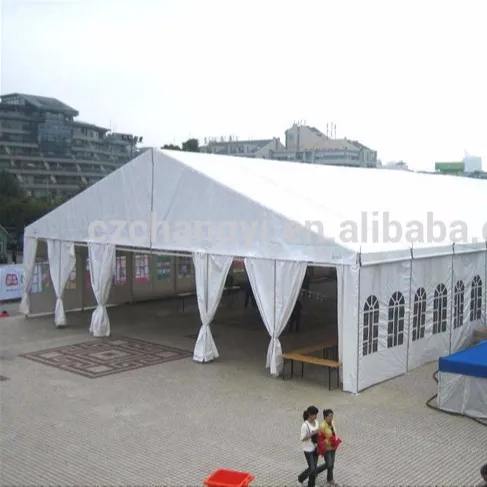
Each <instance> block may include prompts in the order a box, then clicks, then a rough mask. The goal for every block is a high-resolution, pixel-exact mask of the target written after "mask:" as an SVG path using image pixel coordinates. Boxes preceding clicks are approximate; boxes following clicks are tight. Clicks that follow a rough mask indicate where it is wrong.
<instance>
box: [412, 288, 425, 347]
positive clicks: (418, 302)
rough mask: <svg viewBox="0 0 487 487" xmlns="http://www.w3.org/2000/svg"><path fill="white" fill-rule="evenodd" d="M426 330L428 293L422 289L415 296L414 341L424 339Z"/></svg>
mask: <svg viewBox="0 0 487 487" xmlns="http://www.w3.org/2000/svg"><path fill="white" fill-rule="evenodd" d="M425 328H426V291H425V289H424V288H423V287H420V288H419V289H418V290H417V291H416V294H415V295H414V307H413V341H416V340H419V339H420V338H424V330H425Z"/></svg>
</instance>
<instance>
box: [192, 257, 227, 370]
mask: <svg viewBox="0 0 487 487" xmlns="http://www.w3.org/2000/svg"><path fill="white" fill-rule="evenodd" d="M232 261H233V257H228V256H223V255H209V254H204V253H200V252H197V253H195V254H193V262H194V268H195V278H196V296H197V300H198V309H199V310H200V316H201V323H202V326H201V328H200V332H199V334H198V339H197V340H196V345H195V347H194V354H193V359H194V360H196V361H197V362H209V361H211V360H214V359H216V358H218V349H217V348H216V345H215V341H214V340H213V335H212V334H211V329H210V324H211V322H212V321H213V318H214V317H215V313H216V310H217V308H218V304H219V303H220V300H221V297H222V294H223V289H224V287H225V280H226V278H227V274H228V271H229V269H230V266H231V265H232Z"/></svg>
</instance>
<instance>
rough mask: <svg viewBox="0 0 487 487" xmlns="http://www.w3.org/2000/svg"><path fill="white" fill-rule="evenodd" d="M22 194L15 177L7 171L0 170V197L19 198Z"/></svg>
mask: <svg viewBox="0 0 487 487" xmlns="http://www.w3.org/2000/svg"><path fill="white" fill-rule="evenodd" d="M23 194H24V192H23V191H22V188H21V187H20V184H19V181H18V180H17V178H16V177H15V176H14V175H13V174H11V173H9V172H7V171H0V199H1V198H21V197H22V196H23Z"/></svg>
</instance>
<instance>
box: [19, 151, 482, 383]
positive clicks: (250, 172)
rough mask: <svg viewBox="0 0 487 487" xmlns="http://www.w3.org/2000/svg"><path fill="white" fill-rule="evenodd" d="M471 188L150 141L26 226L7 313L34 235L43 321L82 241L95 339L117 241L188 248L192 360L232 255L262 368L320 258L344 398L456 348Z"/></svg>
mask: <svg viewBox="0 0 487 487" xmlns="http://www.w3.org/2000/svg"><path fill="white" fill-rule="evenodd" d="M486 189H487V186H486V183H485V182H484V181H481V180H475V179H469V178H459V177H449V176H436V175H426V174H417V173H410V172H402V171H386V170H375V169H358V168H341V167H331V166H319V165H309V164H300V163H288V162H279V161H270V160H260V159H259V160H258V159H246V158H235V157H227V156H217V155H211V154H195V153H187V152H179V151H161V150H158V149H151V150H149V151H146V152H144V153H143V154H142V155H140V156H139V157H137V158H136V159H134V160H133V161H131V162H130V163H128V164H126V165H125V166H123V167H122V168H120V169H119V170H117V171H115V172H114V173H112V174H110V175H109V176H107V177H106V178H104V179H103V180H102V181H100V182H98V183H97V184H95V185H94V186H92V187H90V188H88V189H87V190H85V191H84V192H83V193H81V194H79V195H78V196H76V197H74V198H73V199H72V200H70V201H68V202H67V203H65V204H64V205H62V206H61V207H59V208H57V209H56V210H54V211H52V212H51V213H49V214H48V215H46V216H44V217H43V218H41V219H40V220H38V221H36V222H35V223H33V224H32V225H30V226H29V227H27V228H26V231H25V245H24V262H25V267H26V292H25V295H24V298H23V301H22V309H23V311H24V313H26V314H28V312H29V298H28V294H29V291H30V286H31V283H32V274H33V267H34V261H35V255H36V248H37V242H38V240H46V241H47V243H48V251H49V264H50V268H51V277H52V281H53V284H54V288H55V290H56V295H57V296H58V297H59V299H58V302H57V305H56V323H57V324H59V323H60V324H62V323H64V321H65V317H64V310H63V307H62V295H63V289H64V286H65V284H66V281H67V279H68V276H69V273H70V272H71V269H72V268H73V266H74V265H75V257H74V246H75V245H76V244H87V246H88V252H89V257H90V259H89V260H90V267H91V273H90V275H91V281H92V286H93V291H94V293H95V296H96V300H97V302H98V307H97V309H96V310H95V312H94V314H93V318H92V323H91V331H92V332H93V334H94V335H95V336H105V335H107V334H108V333H109V321H108V315H107V313H106V306H105V305H106V301H107V298H108V292H109V290H110V285H111V276H112V274H113V267H114V260H115V250H116V249H117V248H124V249H137V248H143V249H150V250H153V251H154V252H189V253H191V254H192V255H193V260H194V265H195V274H196V291H197V298H198V306H199V310H200V314H201V319H202V323H203V324H202V328H201V330H200V335H199V337H198V340H197V343H196V347H195V355H194V357H195V359H196V360H199V361H202V362H205V361H208V360H211V359H213V358H215V357H217V356H218V352H217V349H216V346H215V343H214V341H213V338H212V336H211V329H210V323H211V321H212V319H213V317H214V314H215V311H216V309H217V307H218V303H219V301H220V298H221V295H222V290H223V286H224V283H225V278H226V275H227V273H228V269H229V268H230V265H231V263H232V260H233V258H234V257H239V258H244V260H245V267H246V270H247V273H248V275H249V279H250V282H251V285H252V288H253V291H254V293H255V295H256V299H257V304H258V307H259V310H260V312H261V315H262V318H263V321H264V323H265V325H266V328H267V330H268V332H269V335H270V337H271V341H270V344H269V351H268V356H267V366H268V367H270V369H271V373H273V374H277V373H279V371H280V367H281V364H282V361H281V357H280V356H281V346H280V342H279V335H280V333H281V332H282V330H283V329H284V327H285V325H286V323H287V321H288V319H289V316H290V313H291V310H292V309H293V306H294V303H295V301H296V299H297V295H298V293H299V290H300V288H301V284H302V280H303V276H304V273H305V270H306V267H307V265H318V266H333V267H336V269H337V277H338V334H339V357H340V360H341V361H342V362H343V368H342V371H341V373H342V381H343V388H344V390H346V391H349V392H358V391H360V390H362V389H364V388H366V387H368V386H370V385H373V384H375V383H378V382H380V381H382V380H386V379H388V378H391V377H394V376H397V375H400V374H403V373H406V372H407V371H409V370H411V369H412V368H414V367H417V366H418V365H421V364H423V363H425V362H427V361H431V360H435V359H437V358H438V357H439V356H440V355H444V354H445V353H450V352H452V351H455V350H458V349H459V348H461V347H463V346H464V345H465V344H466V343H467V342H468V341H469V339H470V337H471V335H472V334H473V330H474V329H475V328H476V327H477V326H479V325H480V324H481V323H482V322H483V320H484V316H485V303H486V296H485V292H486V286H485V281H486V279H487V260H486V242H485V240H486V239H485V229H484V228H483V226H484V220H483V214H484V212H485V210H484V209H485V208H486V207H487V206H486V205H485V203H487V191H486ZM482 201H483V202H484V204H482Z"/></svg>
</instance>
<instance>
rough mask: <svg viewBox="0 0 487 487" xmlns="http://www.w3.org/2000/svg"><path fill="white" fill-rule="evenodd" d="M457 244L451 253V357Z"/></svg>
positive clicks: (453, 246)
mask: <svg viewBox="0 0 487 487" xmlns="http://www.w3.org/2000/svg"><path fill="white" fill-rule="evenodd" d="M454 282H455V243H453V245H452V253H451V286H450V293H451V294H450V298H451V299H450V326H449V329H450V348H449V354H450V355H451V339H452V336H453V321H454V320H453V313H454V312H455V288H454V287H453V286H454Z"/></svg>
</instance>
